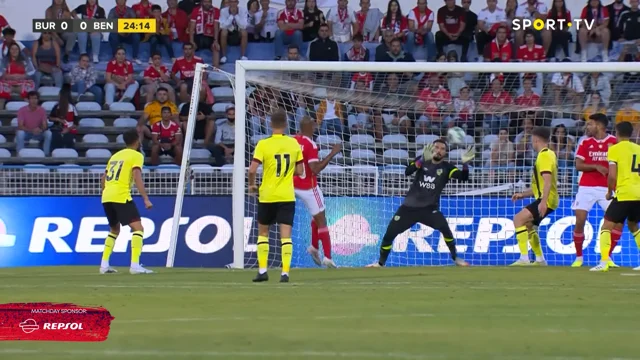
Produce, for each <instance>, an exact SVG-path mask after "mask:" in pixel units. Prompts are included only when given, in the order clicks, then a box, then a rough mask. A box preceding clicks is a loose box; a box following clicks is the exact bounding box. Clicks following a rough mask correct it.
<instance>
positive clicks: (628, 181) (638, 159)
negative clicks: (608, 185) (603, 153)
mask: <svg viewBox="0 0 640 360" xmlns="http://www.w3.org/2000/svg"><path fill="white" fill-rule="evenodd" d="M607 158H608V160H609V163H614V164H616V168H617V173H618V181H617V184H616V199H618V201H640V145H638V144H635V143H632V142H630V141H628V140H623V141H620V142H619V143H617V144H615V145H613V146H611V147H610V148H609V153H608V154H607Z"/></svg>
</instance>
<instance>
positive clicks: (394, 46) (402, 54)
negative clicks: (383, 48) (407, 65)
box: [380, 38, 416, 62]
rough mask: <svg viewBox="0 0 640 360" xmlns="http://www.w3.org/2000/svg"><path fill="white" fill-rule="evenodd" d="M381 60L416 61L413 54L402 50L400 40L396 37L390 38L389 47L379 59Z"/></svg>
mask: <svg viewBox="0 0 640 360" xmlns="http://www.w3.org/2000/svg"><path fill="white" fill-rule="evenodd" d="M380 61H383V62H416V59H414V58H413V55H412V54H411V53H409V52H406V51H403V50H402V42H401V40H400V39H398V38H394V39H393V40H391V48H390V49H389V51H387V52H386V54H385V56H383V57H382V59H380Z"/></svg>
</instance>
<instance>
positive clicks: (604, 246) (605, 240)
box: [600, 230, 611, 263]
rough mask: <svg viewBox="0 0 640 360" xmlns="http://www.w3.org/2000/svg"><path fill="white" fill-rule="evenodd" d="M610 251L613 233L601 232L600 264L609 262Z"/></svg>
mask: <svg viewBox="0 0 640 360" xmlns="http://www.w3.org/2000/svg"><path fill="white" fill-rule="evenodd" d="M609 250H611V231H609V230H602V231H600V262H602V263H607V262H609Z"/></svg>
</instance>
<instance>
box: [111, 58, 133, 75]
mask: <svg viewBox="0 0 640 360" xmlns="http://www.w3.org/2000/svg"><path fill="white" fill-rule="evenodd" d="M106 72H107V73H110V74H111V75H116V76H121V77H127V76H129V75H132V74H133V64H131V62H130V61H128V60H125V61H124V62H123V63H122V64H118V62H117V61H116V60H111V61H109V63H107V71H106Z"/></svg>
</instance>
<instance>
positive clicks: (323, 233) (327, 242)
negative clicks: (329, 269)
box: [316, 226, 331, 259]
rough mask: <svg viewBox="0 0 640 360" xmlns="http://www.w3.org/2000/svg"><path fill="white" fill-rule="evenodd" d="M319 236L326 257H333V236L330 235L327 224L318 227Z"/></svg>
mask: <svg viewBox="0 0 640 360" xmlns="http://www.w3.org/2000/svg"><path fill="white" fill-rule="evenodd" d="M318 237H319V238H320V242H321V243H322V252H324V257H325V258H327V259H331V238H330V236H329V228H328V227H326V226H325V227H323V228H320V229H318ZM316 248H317V247H316Z"/></svg>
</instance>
